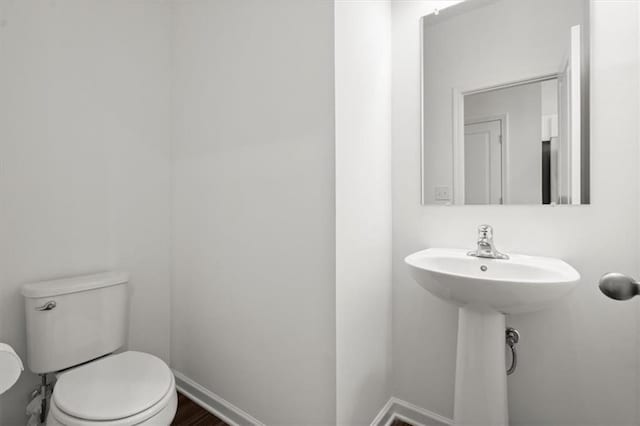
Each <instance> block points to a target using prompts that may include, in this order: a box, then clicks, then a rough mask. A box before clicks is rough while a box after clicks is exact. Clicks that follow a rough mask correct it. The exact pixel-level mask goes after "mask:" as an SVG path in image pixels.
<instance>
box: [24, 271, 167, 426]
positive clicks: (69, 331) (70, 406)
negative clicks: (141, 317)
mask: <svg viewBox="0 0 640 426" xmlns="http://www.w3.org/2000/svg"><path fill="white" fill-rule="evenodd" d="M128 281H129V277H128V274H126V273H123V272H107V273H101V274H95V275H86V276H81V277H73V278H66V279H60V280H54V281H45V282H39V283H32V284H26V285H24V286H23V287H22V295H23V296H24V297H25V309H26V319H27V364H28V365H29V368H30V369H31V371H33V372H34V373H37V374H40V375H46V374H50V373H55V374H56V376H57V382H56V384H55V387H54V389H53V394H52V396H51V401H50V408H49V414H48V416H47V423H46V424H47V425H50V426H51V425H54V426H57V425H65V426H90V425H105V424H108V425H114V426H128V425H141V424H142V425H145V424H146V425H158V426H162V425H169V424H171V421H172V420H173V418H174V416H175V413H176V407H177V401H178V398H177V394H176V386H175V379H174V376H173V373H172V372H171V370H170V369H169V367H168V366H167V364H165V362H164V361H162V360H161V359H159V358H157V357H155V356H153V355H150V354H147V353H143V352H135V351H127V352H121V353H118V354H113V353H114V352H115V351H116V350H117V349H119V348H121V347H122V346H123V345H124V343H125V336H126V329H127V308H128V303H127V302H128V292H127V283H128ZM44 377H46V376H44Z"/></svg>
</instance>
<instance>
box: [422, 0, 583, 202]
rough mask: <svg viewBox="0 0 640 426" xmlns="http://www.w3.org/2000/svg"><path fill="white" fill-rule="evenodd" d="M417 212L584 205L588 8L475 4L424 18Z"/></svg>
mask: <svg viewBox="0 0 640 426" xmlns="http://www.w3.org/2000/svg"><path fill="white" fill-rule="evenodd" d="M422 30H423V85H422V90H423V94H422V95H423V129H422V134H423V141H422V143H423V149H422V153H423V159H422V188H423V194H422V199H423V203H424V204H588V203H589V108H588V107H589V102H588V100H589V84H588V83H589V67H588V64H589V55H588V43H587V41H588V4H587V2H585V1H584V0H566V1H563V2H562V3H561V5H560V4H559V3H558V2H554V1H550V0H474V1H467V2H464V3H460V4H457V5H455V6H453V7H450V8H448V9H445V10H442V11H440V13H439V14H437V15H435V14H432V15H428V16H425V17H424V18H423V20H422Z"/></svg>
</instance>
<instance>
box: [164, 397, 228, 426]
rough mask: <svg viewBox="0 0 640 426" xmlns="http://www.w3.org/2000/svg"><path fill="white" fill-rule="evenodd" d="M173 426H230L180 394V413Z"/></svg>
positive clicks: (178, 412) (177, 413)
mask: <svg viewBox="0 0 640 426" xmlns="http://www.w3.org/2000/svg"><path fill="white" fill-rule="evenodd" d="M172 425H173V426H228V425H227V424H226V423H225V422H223V421H222V420H220V419H219V418H217V417H216V416H214V415H213V414H211V413H210V412H208V411H207V410H205V409H204V408H202V407H200V406H199V405H198V404H196V403H195V402H193V401H191V400H190V399H189V398H187V397H186V396H184V395H183V394H181V393H179V392H178V411H177V412H176V417H175V418H174V419H173V423H172Z"/></svg>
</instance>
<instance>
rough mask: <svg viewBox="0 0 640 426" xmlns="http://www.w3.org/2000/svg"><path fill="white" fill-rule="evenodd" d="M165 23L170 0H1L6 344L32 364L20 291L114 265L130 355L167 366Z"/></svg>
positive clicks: (1, 269)
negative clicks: (124, 275)
mask: <svg viewBox="0 0 640 426" xmlns="http://www.w3.org/2000/svg"><path fill="white" fill-rule="evenodd" d="M168 25H169V7H168V5H167V4H166V3H165V2H163V1H155V0H149V1H137V2H130V1H126V0H117V1H102V0H65V1H57V2H54V1H49V2H40V1H37V2H36V1H11V0H0V341H3V342H7V343H9V344H11V345H13V346H14V347H15V348H16V350H17V352H18V354H19V355H20V356H21V357H22V358H23V360H26V348H25V327H24V320H23V318H24V308H23V300H22V297H21V296H20V293H19V289H20V285H21V284H22V283H25V282H29V281H33V280H40V279H46V278H51V277H59V276H65V275H70V274H80V273H87V272H93V271H99V270H104V269H111V268H123V269H127V270H129V271H130V272H131V273H132V282H131V285H132V290H133V300H132V309H131V313H132V315H131V327H130V338H129V347H130V348H132V349H138V350H143V351H148V352H151V353H154V354H156V355H159V356H160V357H162V358H164V359H165V360H167V361H168V360H169V337H168V336H169V316H168V312H169V229H170V226H169V206H170V199H169V196H170V191H169V188H170V186H169V178H170V173H169V125H168V123H169V103H168V101H169V90H168V87H169V66H168V63H169V57H170V53H169V46H170V44H169V36H170V32H169V27H168ZM38 383H39V379H38V378H37V377H35V376H33V375H32V374H30V373H25V374H23V376H22V378H21V379H20V382H19V383H18V385H17V386H15V387H14V388H12V389H11V390H10V391H9V392H8V393H5V394H4V395H2V396H1V397H0V424H5V425H13V424H24V423H25V421H26V418H25V417H24V408H25V405H26V402H27V397H28V395H29V393H30V392H31V390H33V389H34V388H35V386H37V384H38Z"/></svg>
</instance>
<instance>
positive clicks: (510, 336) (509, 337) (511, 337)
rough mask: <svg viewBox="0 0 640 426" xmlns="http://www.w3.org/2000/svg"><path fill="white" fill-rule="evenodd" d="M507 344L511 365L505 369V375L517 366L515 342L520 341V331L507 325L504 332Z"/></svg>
mask: <svg viewBox="0 0 640 426" xmlns="http://www.w3.org/2000/svg"><path fill="white" fill-rule="evenodd" d="M505 338H506V342H507V346H509V349H511V366H510V367H509V368H508V369H507V376H510V375H512V374H513V373H514V371H516V367H517V366H518V353H517V352H516V344H517V343H518V342H519V341H520V333H519V332H518V330H516V329H515V328H512V327H509V328H507V330H506V332H505Z"/></svg>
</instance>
